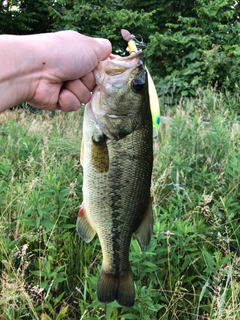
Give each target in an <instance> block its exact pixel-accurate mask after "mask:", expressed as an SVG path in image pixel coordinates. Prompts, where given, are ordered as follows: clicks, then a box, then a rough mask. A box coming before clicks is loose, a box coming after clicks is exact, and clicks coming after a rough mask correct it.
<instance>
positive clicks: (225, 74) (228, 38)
mask: <svg viewBox="0 0 240 320" xmlns="http://www.w3.org/2000/svg"><path fill="white" fill-rule="evenodd" d="M239 14H240V2H239V1H236V0H214V1H206V0H189V1H175V0H147V1H145V0H143V1H138V0H121V1H119V0H92V1H85V0H81V1H79V0H67V1H66V0H35V1H32V0H24V1H23V0H13V1H4V0H1V1H0V34H1V33H15V34H26V33H36V32H49V31H58V30H63V29H74V30H77V31H79V32H82V33H84V34H86V35H90V36H96V37H106V38H108V39H110V40H111V42H112V44H113V49H114V51H117V52H119V50H120V52H123V51H124V49H125V47H126V43H125V41H124V40H123V39H122V37H121V33H120V30H121V29H122V28H126V29H128V30H129V31H130V32H131V33H133V34H135V35H136V36H138V34H141V35H142V37H143V39H144V41H145V42H146V43H147V47H146V48H145V50H144V52H145V59H146V62H147V65H148V68H149V70H150V71H151V73H152V75H153V76H154V77H155V82H156V85H157V89H158V92H159V95H163V94H164V97H165V103H168V104H172V103H176V102H177V101H179V99H180V97H181V96H196V94H197V92H196V91H197V89H198V88H199V87H201V88H206V87H208V86H210V87H214V88H216V89H217V90H218V91H221V92H223V93H225V92H226V91H230V92H231V93H235V92H238V91H239V77H240V66H239V59H240V45H239V36H240V22H239Z"/></svg>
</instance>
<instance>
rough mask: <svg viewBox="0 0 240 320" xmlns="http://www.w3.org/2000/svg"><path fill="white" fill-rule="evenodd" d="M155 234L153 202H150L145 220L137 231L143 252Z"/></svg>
mask: <svg viewBox="0 0 240 320" xmlns="http://www.w3.org/2000/svg"><path fill="white" fill-rule="evenodd" d="M152 232H153V212H152V201H151V199H150V200H149V203H148V207H147V210H146V212H145V215H144V217H143V220H142V222H141V224H140V226H139V227H138V229H137V230H136V231H135V235H136V238H137V241H138V244H139V246H140V247H141V249H142V251H144V250H146V248H147V246H148V245H149V242H150V240H151V236H152Z"/></svg>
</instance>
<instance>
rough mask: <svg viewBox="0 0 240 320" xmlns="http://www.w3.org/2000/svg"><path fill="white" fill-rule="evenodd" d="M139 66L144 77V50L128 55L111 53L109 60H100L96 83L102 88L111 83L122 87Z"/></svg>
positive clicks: (96, 71)
mask: <svg viewBox="0 0 240 320" xmlns="http://www.w3.org/2000/svg"><path fill="white" fill-rule="evenodd" d="M139 67H140V70H139V72H140V71H141V70H142V75H141V77H143V76H144V73H145V67H144V64H143V56H142V51H138V52H137V53H135V54H133V55H131V56H126V57H121V56H117V55H113V54H111V55H110V56H109V58H108V59H107V60H105V61H101V62H99V64H98V66H97V68H96V69H95V70H94V75H95V78H96V84H97V86H100V89H101V90H102V89H103V88H106V89H108V88H109V87H110V86H111V85H113V86H114V87H115V88H122V87H123V86H125V85H126V83H127V82H128V79H129V77H130V75H131V74H132V73H133V70H134V69H136V68H139Z"/></svg>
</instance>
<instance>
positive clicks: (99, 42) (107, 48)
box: [92, 38, 112, 62]
mask: <svg viewBox="0 0 240 320" xmlns="http://www.w3.org/2000/svg"><path fill="white" fill-rule="evenodd" d="M93 40H94V42H95V43H93V46H92V49H93V50H94V52H95V54H96V57H97V59H98V62H99V61H102V60H105V59H107V57H108V56H109V55H110V53H111V52H112V45H111V42H110V41H109V40H107V39H103V38H95V39H94V38H93Z"/></svg>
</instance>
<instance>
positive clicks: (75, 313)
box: [0, 90, 240, 320]
mask: <svg viewBox="0 0 240 320" xmlns="http://www.w3.org/2000/svg"><path fill="white" fill-rule="evenodd" d="M238 102H239V98H238V97H232V96H230V95H227V94H226V95H225V96H222V95H218V94H217V93H215V92H211V91H204V92H203V91H200V90H199V97H198V99H195V100H191V99H184V100H182V101H180V102H179V105H178V106H175V107H172V108H170V107H169V106H167V105H162V125H161V131H160V134H159V137H158V138H157V139H156V140H155V141H154V148H155V161H154V171H153V183H152V194H153V203H154V216H155V224H154V235H153V237H152V240H151V243H150V245H149V247H148V250H147V251H146V252H141V251H140V249H139V247H138V245H137V242H136V240H135V239H133V240H132V243H131V254H130V260H131V264H132V269H133V273H134V278H135V291H136V302H135V305H134V307H133V308H131V309H127V308H120V307H119V306H118V305H117V303H116V302H114V303H111V304H109V305H108V306H107V308H106V312H105V308H104V306H103V305H102V304H100V303H99V302H98V301H97V298H96V285H97V278H98V274H99V270H100V266H101V250H100V245H99V242H98V239H97V238H96V239H94V240H93V241H92V242H91V243H90V244H88V245H87V244H85V243H83V242H82V241H81V239H80V238H79V236H78V235H77V234H76V232H75V220H76V217H77V212H78V208H79V205H80V204H81V201H82V193H81V187H82V169H81V166H80V163H79V152H80V141H81V125H82V111H80V112H76V113H71V114H66V115H65V114H62V113H57V112H56V113H49V112H36V113H31V112H29V111H27V110H15V111H9V112H5V113H3V114H0V146H1V152H0V214H1V220H0V232H1V237H0V278H1V281H0V318H1V319H3V320H8V319H42V320H51V319H86V320H87V319H88V320H90V319H162V320H165V319H166V320H168V319H169V320H170V319H171V320H173V319H174V320H177V319H178V320H185V319H201V320H208V319H214V320H223V319H234V320H239V319H240V278H239V274H240V230H239V228H240V223H239V220H240V217H239V213H240V166H239V159H240V117H239V114H240V112H239V104H238Z"/></svg>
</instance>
